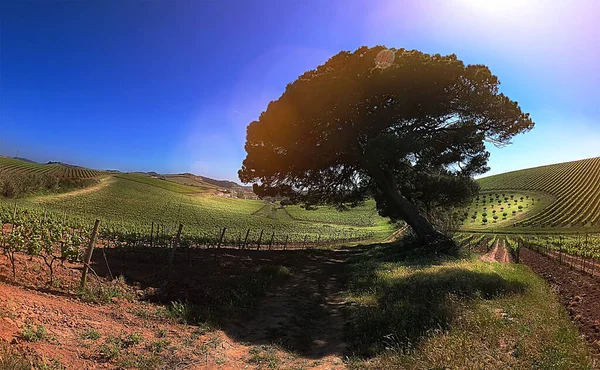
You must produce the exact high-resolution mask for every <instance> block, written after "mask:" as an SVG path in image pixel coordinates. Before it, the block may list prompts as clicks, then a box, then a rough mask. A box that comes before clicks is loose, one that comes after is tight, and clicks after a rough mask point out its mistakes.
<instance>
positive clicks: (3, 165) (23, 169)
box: [0, 157, 104, 179]
mask: <svg viewBox="0 0 600 370" xmlns="http://www.w3.org/2000/svg"><path fill="white" fill-rule="evenodd" d="M0 171H1V172H5V173H11V172H19V173H40V174H48V175H54V176H56V177H59V178H63V179H65V178H80V179H87V178H95V177H98V176H100V175H102V174H103V173H104V172H103V171H97V170H92V169H89V168H85V167H80V166H74V165H70V164H66V163H62V162H49V163H47V164H39V163H36V162H34V161H31V160H27V159H20V158H19V159H17V158H8V157H0Z"/></svg>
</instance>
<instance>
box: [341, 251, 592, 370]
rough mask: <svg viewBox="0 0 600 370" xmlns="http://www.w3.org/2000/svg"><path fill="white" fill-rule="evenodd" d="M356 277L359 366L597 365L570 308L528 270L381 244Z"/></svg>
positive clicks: (354, 268) (354, 348)
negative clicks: (578, 330)
mask: <svg viewBox="0 0 600 370" xmlns="http://www.w3.org/2000/svg"><path fill="white" fill-rule="evenodd" d="M349 273H350V277H349V283H348V285H349V291H350V293H349V297H348V302H349V305H350V308H349V309H348V315H349V317H348V319H349V321H350V323H351V324H350V325H349V326H348V328H347V331H346V341H347V343H348V350H349V352H350V354H351V356H350V360H349V366H350V368H356V369H425V368H426V369H446V368H449V369H565V370H566V369H590V368H591V363H590V357H589V349H588V347H587V345H586V344H585V343H584V342H583V340H582V339H581V338H580V337H579V334H578V332H577V330H576V329H575V328H574V327H573V325H572V324H571V322H570V321H569V317H568V315H567V313H566V312H565V310H564V308H563V307H562V306H561V305H560V303H559V302H558V301H557V299H556V297H555V296H554V295H553V294H552V292H551V290H550V288H549V287H548V286H547V285H546V283H545V282H544V281H543V279H541V278H540V277H538V276H537V275H535V274H534V273H533V272H532V271H531V270H529V269H528V268H527V267H525V266H522V265H508V264H507V265H501V264H497V263H486V262H481V261H479V260H478V259H477V258H476V257H473V258H470V257H463V258H450V257H447V258H436V257H427V256H426V255H424V254H423V253H422V252H419V251H413V250H411V248H410V247H409V246H403V247H400V246H379V247H374V248H371V249H369V250H367V251H363V253H362V254H359V255H358V256H357V257H354V259H353V260H351V267H350V272H349ZM549 323H552V325H549Z"/></svg>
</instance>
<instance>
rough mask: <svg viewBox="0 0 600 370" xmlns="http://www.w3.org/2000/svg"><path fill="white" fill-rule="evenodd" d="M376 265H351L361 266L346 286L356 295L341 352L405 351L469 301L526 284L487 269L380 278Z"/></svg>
mask: <svg viewBox="0 0 600 370" xmlns="http://www.w3.org/2000/svg"><path fill="white" fill-rule="evenodd" d="M400 265H401V266H402V265H403V264H400ZM381 266H382V262H371V263H360V264H359V265H357V266H356V265H355V266H354V268H358V269H363V270H362V271H361V272H360V273H359V274H358V277H357V278H355V279H354V281H353V282H352V283H351V284H350V290H351V293H352V294H355V295H356V296H358V297H360V298H361V299H360V300H359V303H357V304H355V305H352V306H351V307H350V308H349V313H348V315H349V317H352V318H353V319H352V322H351V323H349V325H348V326H347V328H346V339H347V342H348V347H347V355H352V356H358V357H362V358H370V357H373V356H376V355H378V354H380V353H382V352H384V351H385V350H386V349H390V348H394V349H395V350H398V351H401V352H406V351H411V350H413V349H414V348H415V347H416V346H417V345H418V343H419V342H420V341H422V340H423V339H425V338H426V337H427V336H428V334H430V333H432V332H435V331H437V330H442V331H443V330H447V329H448V328H449V327H450V326H451V324H452V323H453V322H454V320H455V319H456V318H457V317H458V316H459V315H460V313H461V310H462V309H463V308H464V307H465V305H468V304H469V303H471V302H473V301H474V300H476V299H483V300H489V299H493V298H496V297H500V296H505V295H511V294H520V293H523V292H525V291H526V289H527V285H526V284H524V283H522V282H519V281H511V280H507V279H505V278H503V277H502V276H500V275H499V274H497V273H493V272H479V271H472V270H468V269H463V268H455V267H452V268H450V267H448V268H443V267H442V268H440V269H434V270H433V271H431V270H430V271H417V272H414V273H412V274H408V275H407V276H399V277H395V276H393V274H392V275H391V276H387V277H382V276H381V275H380V274H379V275H378V274H377V273H376V270H378V269H379V268H380V267H381ZM361 302H368V303H361Z"/></svg>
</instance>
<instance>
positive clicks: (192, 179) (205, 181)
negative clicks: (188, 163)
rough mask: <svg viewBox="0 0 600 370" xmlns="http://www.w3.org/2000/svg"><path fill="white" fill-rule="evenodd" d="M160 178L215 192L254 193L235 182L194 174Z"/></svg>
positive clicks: (159, 176) (249, 188) (160, 176)
mask: <svg viewBox="0 0 600 370" xmlns="http://www.w3.org/2000/svg"><path fill="white" fill-rule="evenodd" d="M156 177H158V178H164V179H166V180H169V181H172V182H176V183H178V184H183V185H188V186H195V187H198V188H201V189H203V190H215V191H218V190H219V189H220V190H222V191H226V192H237V191H242V192H244V193H252V187H251V186H242V185H239V184H237V183H235V182H233V181H228V180H215V179H212V178H210V177H206V176H198V175H194V174H192V173H180V174H169V175H157V176H156Z"/></svg>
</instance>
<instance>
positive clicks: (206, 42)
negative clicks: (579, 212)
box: [0, 0, 600, 180]
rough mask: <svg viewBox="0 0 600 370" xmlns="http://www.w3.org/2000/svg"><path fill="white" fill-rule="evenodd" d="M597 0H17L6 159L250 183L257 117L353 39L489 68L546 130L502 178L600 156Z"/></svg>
mask: <svg viewBox="0 0 600 370" xmlns="http://www.w3.org/2000/svg"><path fill="white" fill-rule="evenodd" d="M597 4H598V3H597V2H595V1H584V0H580V1H577V0H576V1H572V2H566V1H550V0H545V1H537V0H531V1H518V0H504V1H502V0H486V1H479V0H446V1H445V0H439V1H436V0H431V1H366V0H365V1H357V0H343V1H342V0H330V1H307V0H302V1H296V0H284V1H267V0H264V1H263V0H256V1H252V0H250V1H234V0H223V1H216V0H215V1H203V0H195V1H193V0H173V1H168V0H164V1H159V0H154V1H135V0H104V1H100V0H98V1H94V0H73V1H66V0H65V1H50V0H48V1H45V0H37V1H35V0H30V1H18V0H15V1H1V2H0V154H3V155H10V156H12V155H15V154H16V152H17V151H18V152H19V156H24V157H28V158H31V159H34V160H38V161H49V160H60V161H64V162H70V163H75V164H79V165H83V166H88V167H92V168H99V169H119V170H123V171H134V170H139V171H157V172H163V173H166V172H194V173H197V174H202V175H207V176H211V177H216V178H223V179H230V180H237V170H238V169H239V167H240V165H241V161H242V160H243V158H244V157H245V152H244V148H243V146H244V141H245V128H246V126H247V124H248V123H249V122H251V121H252V120H254V119H256V118H257V117H258V115H259V114H260V112H261V111H262V110H264V109H265V108H266V106H267V104H268V102H269V101H271V100H274V99H277V98H278V97H279V96H280V94H281V93H282V92H283V90H284V88H285V85H286V84H287V83H289V82H292V81H293V80H295V79H296V77H298V76H299V75H300V74H302V73H303V72H304V71H306V70H308V69H312V68H314V67H316V66H317V65H319V64H322V63H324V62H325V61H326V60H327V59H328V58H329V57H330V56H332V55H334V54H336V53H337V52H339V51H341V50H354V49H356V48H358V47H360V46H362V45H368V46H374V45H386V46H388V47H395V48H401V47H404V48H409V49H419V50H422V51H424V52H429V53H441V54H449V53H455V54H457V55H458V57H459V58H460V59H462V60H464V61H465V62H466V63H482V64H486V65H488V66H489V67H490V68H491V70H492V72H494V73H495V74H496V75H498V76H499V78H500V80H501V82H502V86H501V89H502V91H503V92H505V93H506V94H507V95H509V96H510V97H511V98H512V99H515V100H517V101H518V102H519V103H520V104H521V106H522V108H523V109H524V110H525V111H527V112H530V113H531V114H532V116H533V118H534V120H535V121H536V123H537V126H536V128H535V129H534V130H533V131H532V132H530V133H527V134H525V135H522V136H520V137H518V138H516V139H515V140H514V144H513V145H511V146H509V147H506V148H504V149H501V150H498V149H496V148H490V150H491V152H492V156H491V160H490V166H491V171H490V174H492V173H501V172H505V171H509V170H513V169H519V168H526V167H532V166H536V165H543V164H549V163H555V162H561V161H568V160H575V159H581V158H587V157H594V156H600V104H599V102H600V90H599V89H598V88H597V86H599V85H600V67H599V66H598V65H599V63H598V62H599V61H600V37H599V35H600V29H599V26H598V25H597V24H596V19H597V18H598V17H600V5H597Z"/></svg>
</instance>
